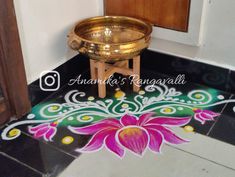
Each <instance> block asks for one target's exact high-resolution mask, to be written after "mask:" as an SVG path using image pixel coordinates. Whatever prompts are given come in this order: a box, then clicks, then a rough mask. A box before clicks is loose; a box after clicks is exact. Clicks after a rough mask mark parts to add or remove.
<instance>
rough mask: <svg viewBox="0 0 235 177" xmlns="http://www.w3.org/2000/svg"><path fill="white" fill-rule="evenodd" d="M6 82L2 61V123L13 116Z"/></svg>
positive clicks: (0, 94) (0, 117)
mask: <svg viewBox="0 0 235 177" xmlns="http://www.w3.org/2000/svg"><path fill="white" fill-rule="evenodd" d="M5 83H6V82H5V80H4V73H3V68H2V64H1V62H0V124H2V123H4V122H6V121H7V120H8V119H9V117H10V116H11V111H10V105H9V100H8V95H7V92H6V87H5Z"/></svg>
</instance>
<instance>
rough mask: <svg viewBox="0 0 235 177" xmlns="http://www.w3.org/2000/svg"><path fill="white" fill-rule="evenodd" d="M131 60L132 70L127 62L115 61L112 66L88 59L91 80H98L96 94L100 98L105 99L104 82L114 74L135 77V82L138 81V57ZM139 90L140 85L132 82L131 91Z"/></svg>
mask: <svg viewBox="0 0 235 177" xmlns="http://www.w3.org/2000/svg"><path fill="white" fill-rule="evenodd" d="M130 60H131V59H130ZM132 60H133V68H130V67H129V60H124V61H117V62H115V63H113V64H109V63H105V62H104V61H98V60H93V59H90V72H91V73H90V74H91V79H92V80H98V92H99V97H100V98H104V97H106V84H105V81H106V80H107V79H108V78H109V77H110V76H112V75H113V74H114V73H119V74H123V75H127V76H130V75H135V81H138V80H139V78H140V56H139V55H138V56H136V57H134V58H133V59H132ZM99 81H100V82H99ZM139 89H140V85H139V84H138V82H133V91H134V92H138V91H139Z"/></svg>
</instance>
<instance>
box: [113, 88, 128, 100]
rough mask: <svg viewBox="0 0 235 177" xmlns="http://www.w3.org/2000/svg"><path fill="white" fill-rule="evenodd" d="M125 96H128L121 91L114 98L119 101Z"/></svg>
mask: <svg viewBox="0 0 235 177" xmlns="http://www.w3.org/2000/svg"><path fill="white" fill-rule="evenodd" d="M125 95H126V94H125V93H124V92H123V91H121V90H119V91H117V92H116V93H115V95H114V97H115V98H116V99H119V98H123V97H124V96H125Z"/></svg>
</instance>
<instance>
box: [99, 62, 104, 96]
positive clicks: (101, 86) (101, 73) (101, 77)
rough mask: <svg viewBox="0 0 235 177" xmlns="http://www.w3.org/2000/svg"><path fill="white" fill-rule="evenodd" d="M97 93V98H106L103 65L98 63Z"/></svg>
mask: <svg viewBox="0 0 235 177" xmlns="http://www.w3.org/2000/svg"><path fill="white" fill-rule="evenodd" d="M97 68H98V79H99V83H98V92H99V97H100V98H104V97H106V85H105V63H104V62H98V67H97Z"/></svg>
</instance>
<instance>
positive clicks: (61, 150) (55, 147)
mask: <svg viewBox="0 0 235 177" xmlns="http://www.w3.org/2000/svg"><path fill="white" fill-rule="evenodd" d="M22 134H24V135H26V136H28V137H30V138H32V139H34V140H36V141H39V142H40V143H43V144H46V145H48V146H50V147H52V148H54V149H56V150H58V151H60V152H62V153H64V154H66V155H68V156H70V157H73V158H74V159H76V158H77V157H78V156H75V155H72V154H70V153H68V152H66V151H64V150H63V149H60V148H58V147H57V146H54V145H52V144H50V143H47V142H45V141H41V140H38V139H35V138H33V136H31V135H30V134H27V133H26V132H23V131H22Z"/></svg>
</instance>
